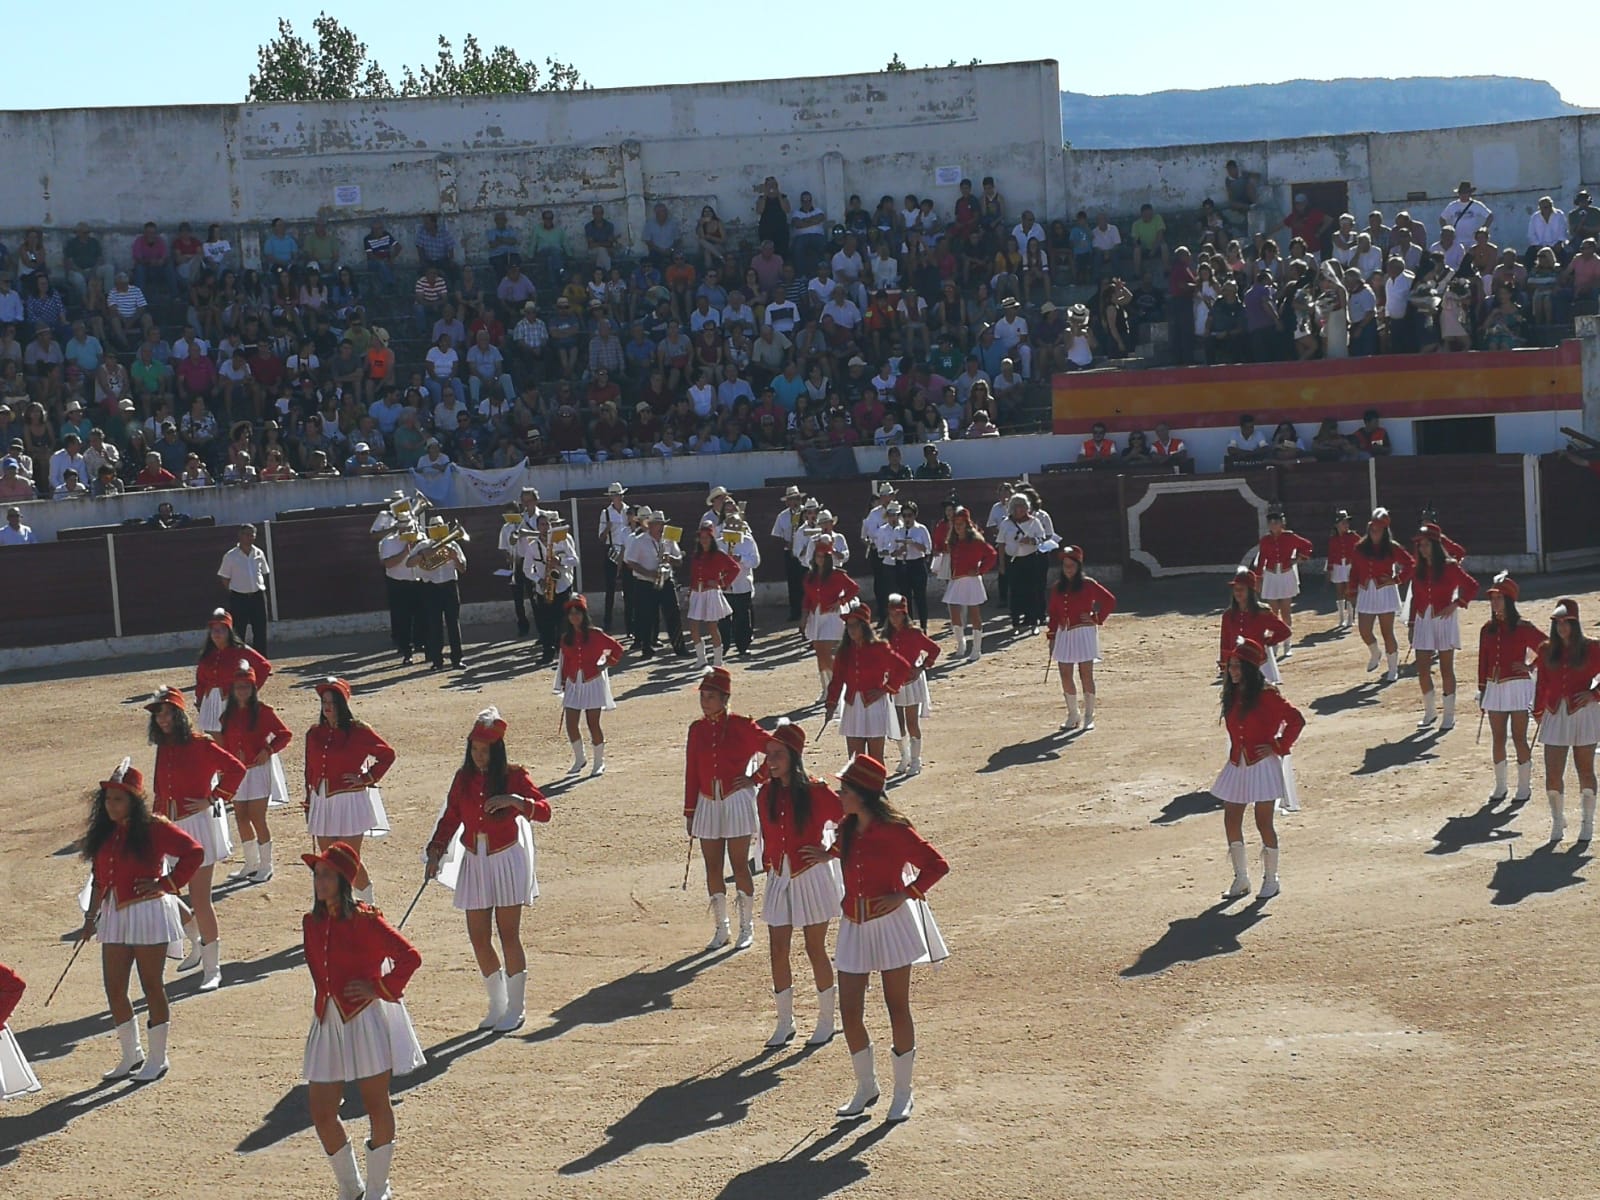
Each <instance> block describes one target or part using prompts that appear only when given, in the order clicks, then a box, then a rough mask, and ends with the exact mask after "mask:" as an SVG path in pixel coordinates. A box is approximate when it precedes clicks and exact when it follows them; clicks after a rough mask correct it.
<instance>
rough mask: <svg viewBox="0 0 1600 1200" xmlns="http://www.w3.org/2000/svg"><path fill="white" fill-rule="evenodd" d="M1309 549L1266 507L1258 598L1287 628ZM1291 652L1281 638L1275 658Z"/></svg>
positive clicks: (1258, 551) (1286, 658)
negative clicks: (1278, 651) (1281, 646)
mask: <svg viewBox="0 0 1600 1200" xmlns="http://www.w3.org/2000/svg"><path fill="white" fill-rule="evenodd" d="M1292 428H1293V427H1292V426H1291V429H1292ZM1311 552H1312V546H1311V543H1310V542H1309V541H1307V540H1306V539H1305V538H1303V537H1301V536H1300V535H1299V534H1298V533H1295V532H1293V531H1292V530H1290V528H1289V527H1288V525H1287V523H1286V522H1285V519H1284V512H1283V510H1282V509H1281V508H1273V509H1270V510H1268V512H1267V533H1266V536H1265V537H1263V538H1262V539H1261V541H1260V543H1259V544H1258V545H1257V546H1256V561H1255V569H1256V571H1257V573H1259V574H1260V576H1261V598H1262V599H1263V600H1265V601H1266V602H1267V607H1268V608H1269V609H1271V610H1272V615H1273V616H1275V617H1277V618H1278V620H1280V621H1282V622H1283V623H1284V624H1285V625H1286V626H1288V627H1289V629H1290V630H1291V631H1292V630H1293V629H1294V598H1295V597H1296V596H1298V595H1299V594H1300V568H1299V565H1298V564H1299V563H1302V562H1305V561H1307V560H1309V559H1310V557H1311ZM1293 653H1294V647H1293V646H1292V645H1291V644H1290V641H1289V640H1288V639H1285V640H1284V643H1283V653H1282V654H1279V655H1277V657H1278V658H1280V659H1281V660H1282V661H1284V662H1288V661H1289V655H1291V654H1293Z"/></svg>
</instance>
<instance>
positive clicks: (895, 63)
mask: <svg viewBox="0 0 1600 1200" xmlns="http://www.w3.org/2000/svg"><path fill="white" fill-rule="evenodd" d="M982 65H983V59H981V58H969V59H968V60H967V61H966V62H964V63H958V62H957V61H956V60H955V59H953V58H952V59H951V60H950V61H949V62H947V63H945V65H944V69H945V70H949V69H950V68H951V67H979V66H982ZM883 69H884V70H885V71H909V70H910V69H911V68H910V67H908V66H906V64H905V61H904V60H903V59H902V58H901V57H900V53H899V51H896V52H895V56H894V57H893V58H891V59H890V60H889V61H888V62H886V63H884V64H883ZM934 69H935V67H934V65H933V64H932V63H923V64H922V70H924V71H932V70H934Z"/></svg>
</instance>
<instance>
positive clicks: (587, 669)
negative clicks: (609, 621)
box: [561, 629, 622, 683]
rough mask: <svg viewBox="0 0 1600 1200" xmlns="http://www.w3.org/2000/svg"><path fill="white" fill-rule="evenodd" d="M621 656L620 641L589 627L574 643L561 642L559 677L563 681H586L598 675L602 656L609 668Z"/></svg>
mask: <svg viewBox="0 0 1600 1200" xmlns="http://www.w3.org/2000/svg"><path fill="white" fill-rule="evenodd" d="M621 657H622V643H621V642H619V641H617V639H616V638H614V637H612V636H611V635H610V634H606V633H602V632H600V630H598V629H591V630H589V632H588V633H587V634H585V635H584V637H583V640H582V641H580V642H577V643H576V644H575V645H568V644H567V642H565V641H563V642H562V643H561V679H562V681H563V682H570V683H588V682H589V680H591V679H595V678H597V677H598V676H599V674H600V671H601V666H600V660H601V659H602V658H604V659H605V660H606V668H607V669H609V668H611V667H614V666H616V665H617V660H618V659H619V658H621Z"/></svg>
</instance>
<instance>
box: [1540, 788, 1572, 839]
mask: <svg viewBox="0 0 1600 1200" xmlns="http://www.w3.org/2000/svg"><path fill="white" fill-rule="evenodd" d="M1544 796H1545V799H1546V800H1548V801H1550V844H1551V845H1552V846H1554V845H1555V844H1556V843H1557V842H1559V841H1560V840H1561V839H1562V838H1563V837H1565V836H1566V833H1567V813H1566V797H1565V796H1563V795H1562V794H1561V793H1560V792H1557V791H1551V790H1548V789H1547V790H1546V791H1545V794H1544Z"/></svg>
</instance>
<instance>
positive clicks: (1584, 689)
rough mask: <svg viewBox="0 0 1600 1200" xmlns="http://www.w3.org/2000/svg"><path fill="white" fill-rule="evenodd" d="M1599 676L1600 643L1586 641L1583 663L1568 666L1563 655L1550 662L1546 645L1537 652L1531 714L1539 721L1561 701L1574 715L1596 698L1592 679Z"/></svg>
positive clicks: (1599, 696) (1597, 696)
mask: <svg viewBox="0 0 1600 1200" xmlns="http://www.w3.org/2000/svg"><path fill="white" fill-rule="evenodd" d="M1596 675H1600V642H1592V641H1591V642H1586V643H1585V645H1584V647H1583V661H1582V662H1581V663H1579V664H1578V665H1577V666H1570V665H1569V664H1568V663H1567V661H1566V658H1565V657H1564V656H1563V658H1562V660H1561V661H1560V662H1559V663H1552V662H1551V661H1550V647H1549V645H1548V643H1547V644H1546V645H1545V647H1544V649H1542V650H1541V651H1540V652H1539V682H1538V684H1537V685H1535V687H1534V692H1533V715H1534V716H1536V717H1538V718H1539V719H1540V720H1543V719H1544V717H1545V714H1547V713H1552V712H1555V710H1556V706H1557V705H1559V704H1560V703H1561V702H1562V701H1563V700H1565V701H1566V703H1567V712H1569V713H1575V712H1577V711H1578V710H1579V709H1580V708H1582V707H1584V705H1586V704H1593V703H1594V701H1595V700H1596V699H1597V698H1600V690H1596V688H1595V686H1594V677H1595V676H1596Z"/></svg>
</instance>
